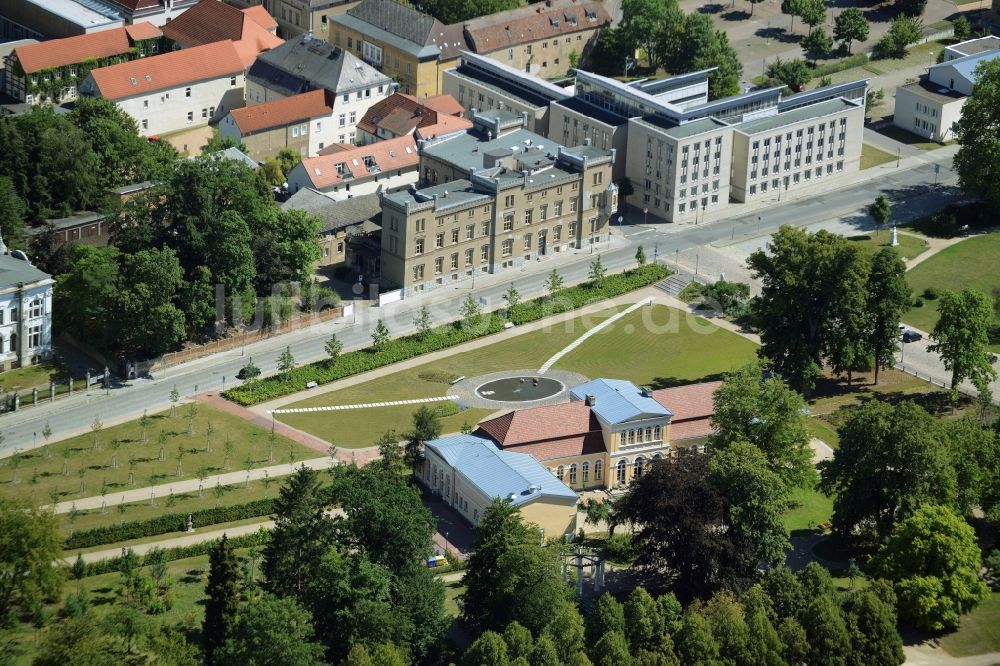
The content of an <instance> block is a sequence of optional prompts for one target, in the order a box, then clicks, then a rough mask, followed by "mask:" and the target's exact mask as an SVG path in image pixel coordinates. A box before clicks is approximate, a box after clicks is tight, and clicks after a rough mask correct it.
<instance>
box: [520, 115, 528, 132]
mask: <svg viewBox="0 0 1000 666" xmlns="http://www.w3.org/2000/svg"><path fill="white" fill-rule="evenodd" d="M521 127H523V128H525V129H527V128H528V112H527V111H522V112H521Z"/></svg>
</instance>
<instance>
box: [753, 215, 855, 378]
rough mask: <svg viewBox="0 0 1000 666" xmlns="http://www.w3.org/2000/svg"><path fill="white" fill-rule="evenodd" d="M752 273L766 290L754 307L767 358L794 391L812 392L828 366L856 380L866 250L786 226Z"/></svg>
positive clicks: (759, 256) (760, 252)
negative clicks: (827, 362)
mask: <svg viewBox="0 0 1000 666" xmlns="http://www.w3.org/2000/svg"><path fill="white" fill-rule="evenodd" d="M747 265H748V266H749V268H750V270H751V273H752V275H753V277H754V278H757V279H760V280H761V282H762V290H761V294H760V295H759V296H757V297H756V298H754V299H753V300H752V301H751V310H752V312H753V315H754V319H755V321H756V323H757V325H758V326H759V327H760V333H761V342H762V347H761V352H760V353H761V355H762V356H764V357H766V358H768V359H769V360H770V362H771V364H772V366H773V369H774V370H775V371H776V372H778V373H779V374H780V375H781V376H782V377H783V378H784V379H785V380H786V381H788V382H789V383H790V384H791V385H792V386H793V387H794V388H796V389H797V390H799V391H800V392H802V393H808V392H809V391H811V390H812V388H813V385H814V382H815V380H816V378H817V377H818V376H819V375H820V373H821V371H822V367H823V363H824V361H829V362H830V365H832V366H833V367H834V369H836V370H838V371H845V370H846V371H848V372H849V371H850V370H851V369H852V368H853V367H855V366H856V365H858V364H859V363H860V362H861V360H862V358H864V357H865V355H866V354H865V349H864V347H863V345H862V344H860V342H859V337H860V335H861V332H863V330H864V299H865V295H864V287H865V283H866V280H867V273H868V261H867V258H866V257H865V255H864V254H862V253H861V250H860V249H858V248H857V247H856V246H853V245H851V244H850V243H848V242H847V240H846V239H844V238H843V237H842V236H838V235H836V234H831V233H829V232H826V231H819V232H817V233H815V234H811V233H808V232H806V231H804V230H801V229H797V228H793V227H789V226H782V227H781V228H780V229H779V230H778V231H777V232H776V233H775V234H774V235H773V236H772V239H771V242H770V243H769V244H768V246H767V249H766V251H764V250H757V251H755V252H753V253H752V254H751V255H750V256H749V257H748V258H747Z"/></svg>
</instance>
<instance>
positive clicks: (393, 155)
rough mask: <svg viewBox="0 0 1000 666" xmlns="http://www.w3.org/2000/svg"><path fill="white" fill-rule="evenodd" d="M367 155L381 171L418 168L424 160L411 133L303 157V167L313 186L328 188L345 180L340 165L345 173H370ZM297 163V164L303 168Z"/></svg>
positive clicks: (359, 174)
mask: <svg viewBox="0 0 1000 666" xmlns="http://www.w3.org/2000/svg"><path fill="white" fill-rule="evenodd" d="M365 158H371V159H373V160H374V161H375V164H376V165H378V169H379V172H382V173H385V172H388V171H396V170H397V169H409V168H416V167H417V165H418V164H420V154H419V153H418V152H417V142H416V141H415V140H414V139H413V137H412V136H411V135H409V134H407V135H406V136H401V137H397V138H395V139H388V140H386V141H379V142H377V143H372V144H369V145H367V146H357V147H356V148H353V149H352V150H341V151H339V152H336V153H333V154H332V155H320V156H317V157H309V158H306V159H304V160H302V163H301V165H300V166H301V168H302V169H305V173H306V177H307V178H309V180H310V182H311V183H312V186H313V187H314V188H316V189H318V190H324V189H328V188H330V187H333V186H334V185H337V184H339V183H341V182H343V180H344V178H343V176H342V175H341V174H340V173H338V172H337V165H338V164H339V165H342V167H341V168H342V170H343V172H344V173H345V174H347V173H349V174H350V175H351V176H353V177H354V178H362V177H364V176H367V175H369V173H370V172H369V170H368V168H367V167H366V166H365ZM300 166H299V165H297V166H296V167H295V168H300Z"/></svg>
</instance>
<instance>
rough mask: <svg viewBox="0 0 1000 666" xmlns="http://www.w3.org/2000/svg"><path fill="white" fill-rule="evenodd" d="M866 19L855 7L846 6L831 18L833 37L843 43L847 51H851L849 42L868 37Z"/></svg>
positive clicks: (863, 39) (860, 40) (861, 40)
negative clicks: (835, 16)
mask: <svg viewBox="0 0 1000 666" xmlns="http://www.w3.org/2000/svg"><path fill="white" fill-rule="evenodd" d="M868 32H869V26H868V19H866V18H865V15H864V13H863V12H862V11H861V10H860V9H858V8H857V7H848V8H847V9H845V10H844V11H842V12H841V13H840V14H838V15H837V18H835V19H834V20H833V38H834V39H836V40H837V41H838V42H841V43H843V44H844V46H845V48H846V49H847V52H848V53H850V52H851V44H852V43H853V42H854V41H855V40H857V41H859V42H863V41H865V40H866V39H868Z"/></svg>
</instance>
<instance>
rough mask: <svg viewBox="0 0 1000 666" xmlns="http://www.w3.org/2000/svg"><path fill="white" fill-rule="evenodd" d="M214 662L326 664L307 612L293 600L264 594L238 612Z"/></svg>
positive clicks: (226, 665) (231, 665)
mask: <svg viewBox="0 0 1000 666" xmlns="http://www.w3.org/2000/svg"><path fill="white" fill-rule="evenodd" d="M213 663H216V664H219V665H220V666H264V665H265V664H296V665H299V664H301V666H322V665H323V664H325V663H326V661H325V660H324V659H323V646H322V645H321V644H319V643H318V642H316V641H315V639H314V637H313V627H312V617H311V616H310V615H309V612H308V611H306V610H303V609H302V608H301V607H300V606H299V605H298V604H297V603H296V602H295V600H294V599H287V598H285V599H283V598H280V597H273V596H270V595H265V596H264V597H262V598H261V599H257V600H254V601H251V602H249V603H248V604H247V605H246V606H245V607H244V608H243V609H241V610H240V614H239V616H238V619H237V621H236V623H235V624H234V625H233V627H232V629H231V631H230V632H229V635H228V636H227V638H226V641H225V643H223V644H222V646H221V647H219V648H218V650H217V651H216V652H215V655H214V662H213Z"/></svg>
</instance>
